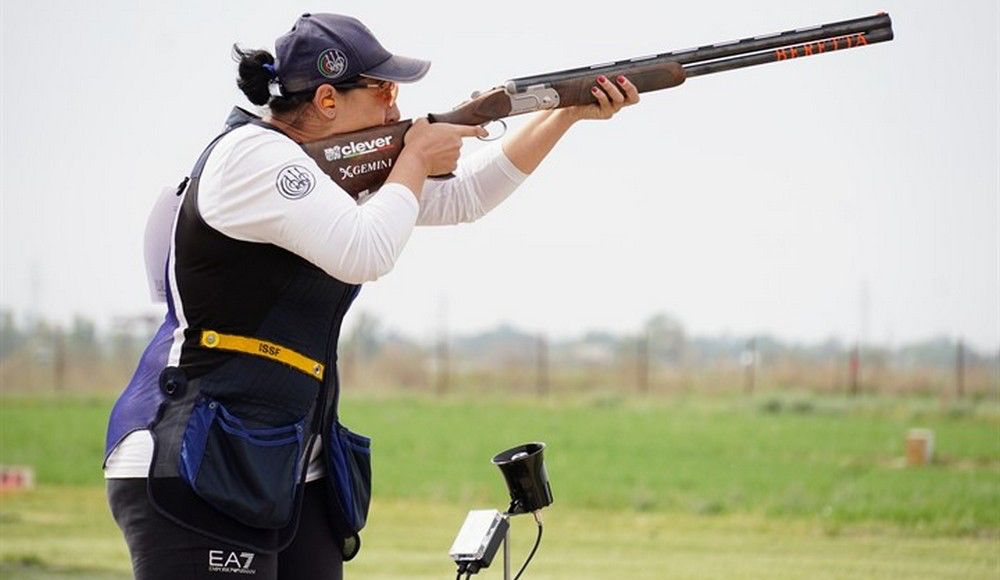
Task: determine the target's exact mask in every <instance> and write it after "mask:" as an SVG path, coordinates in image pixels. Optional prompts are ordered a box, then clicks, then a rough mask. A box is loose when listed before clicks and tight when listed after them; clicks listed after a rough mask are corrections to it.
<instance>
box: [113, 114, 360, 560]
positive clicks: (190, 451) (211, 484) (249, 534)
mask: <svg viewBox="0 0 1000 580" xmlns="http://www.w3.org/2000/svg"><path fill="white" fill-rule="evenodd" d="M247 123H253V124H256V125H259V126H261V127H265V128H268V129H272V130H277V129H274V128H273V127H271V126H270V125H267V124H265V123H263V122H262V121H261V120H260V119H258V118H256V117H254V116H253V115H250V114H249V113H247V112H245V111H242V110H240V109H235V110H234V111H233V112H232V114H230V116H229V118H228V119H227V122H226V129H225V131H224V132H223V133H222V134H221V135H219V136H218V137H216V138H215V140H213V141H212V143H211V144H210V145H209V146H208V147H207V148H206V149H205V151H204V152H203V153H202V154H201V156H200V157H199V159H198V161H197V163H196V164H195V166H194V169H193V170H192V172H191V175H190V177H189V178H188V179H186V180H185V182H184V183H182V185H181V186H180V187H179V188H178V195H183V196H184V198H183V200H182V201H181V203H180V207H179V209H178V213H177V216H176V225H175V230H174V234H173V246H172V259H171V260H170V261H169V263H168V265H167V268H168V276H167V279H168V280H169V285H170V286H173V287H172V288H169V289H168V292H167V300H168V301H167V307H168V310H167V315H166V319H165V321H164V323H163V326H161V327H160V330H159V331H158V332H157V334H156V336H155V337H154V338H153V340H152V342H151V343H150V345H149V346H148V347H147V349H146V351H145V352H144V353H143V355H142V357H141V359H140V362H139V367H138V369H137V370H136V373H135V375H134V376H133V378H132V380H131V382H130V383H129V385H128V386H127V387H126V389H125V391H124V392H123V393H122V395H121V397H120V398H119V400H118V402H117V403H116V404H115V407H114V409H113V411H112V414H111V420H110V425H109V429H108V435H107V442H106V450H105V458H107V456H108V455H109V454H110V452H111V451H112V450H113V449H114V446H115V445H117V443H118V442H120V441H121V439H122V438H124V437H125V436H126V435H127V434H128V433H131V432H132V431H135V430H138V429H150V430H151V432H152V434H153V439H154V442H155V451H154V455H153V460H152V464H151V467H150V473H149V479H148V490H149V496H150V499H151V501H152V502H153V504H154V505H155V506H156V507H157V509H158V510H159V511H160V512H161V513H162V514H164V515H165V516H167V517H169V518H171V519H172V520H174V521H175V522H177V523H179V524H181V525H183V526H186V527H188V528H191V529H194V530H196V531H198V532H200V533H203V534H205V535H207V536H210V537H213V538H216V539H220V540H223V541H226V542H230V543H234V544H238V545H244V546H247V547H249V548H252V549H256V550H263V551H273V550H278V549H281V548H282V547H283V546H285V545H287V544H288V543H289V542H290V541H291V539H292V537H293V536H294V533H295V528H296V524H297V521H298V511H299V508H300V506H301V498H302V490H303V485H304V483H303V482H304V478H305V471H306V468H307V466H308V463H309V455H310V450H311V447H312V445H313V444H314V442H315V440H316V436H317V435H322V441H323V458H324V461H325V462H326V467H327V474H328V475H327V477H326V481H327V482H328V486H327V487H328V490H329V492H330V493H329V497H328V502H327V504H328V506H329V508H330V513H331V521H332V523H333V525H334V527H335V528H337V529H338V530H339V532H340V535H341V537H343V538H344V539H345V546H344V549H345V558H347V559H349V558H350V557H352V556H353V554H354V552H356V551H357V548H358V545H359V544H358V541H357V540H358V537H357V532H358V531H359V530H360V529H361V527H362V526H363V525H364V519H365V517H366V515H367V505H368V494H369V491H370V476H371V472H370V463H369V457H368V440H367V439H366V438H364V437H361V436H359V435H355V434H353V433H351V432H349V431H347V430H346V429H345V428H343V427H342V426H341V425H340V423H339V420H338V416H337V402H338V398H339V384H338V378H337V372H336V362H337V340H338V337H339V333H340V327H341V322H342V320H343V318H344V314H345V313H346V312H347V309H348V307H349V306H350V304H351V302H352V301H353V300H354V298H355V297H356V296H357V294H358V291H359V290H360V286H359V285H354V284H348V283H345V282H342V281H340V280H337V279H335V278H333V277H331V276H329V275H328V274H326V273H325V272H323V271H322V270H320V269H319V268H317V267H316V266H314V265H313V264H311V263H310V262H308V261H306V260H304V259H303V258H301V257H299V256H297V255H295V254H293V253H291V252H289V251H287V250H285V249H282V248H279V247H277V246H274V245H270V244H264V243H254V242H246V241H240V240H236V239H234V238H230V237H228V236H226V235H224V234H222V233H220V232H219V231H217V230H215V229H213V228H212V227H211V226H209V225H208V224H206V223H205V221H204V220H203V219H202V217H201V215H200V214H199V212H198V184H199V179H200V176H201V172H202V169H203V168H204V166H205V162H206V160H207V159H208V156H209V154H210V153H211V151H212V149H213V148H214V146H215V144H216V143H218V142H219V140H220V139H221V138H222V137H223V136H224V135H226V134H227V133H228V132H229V131H231V130H233V129H236V128H238V127H241V126H243V125H245V124H247ZM275 195H278V193H277V191H276V192H275ZM175 301H178V302H180V304H175ZM178 349H179V350H178ZM178 352H179V357H178V356H177V353H178Z"/></svg>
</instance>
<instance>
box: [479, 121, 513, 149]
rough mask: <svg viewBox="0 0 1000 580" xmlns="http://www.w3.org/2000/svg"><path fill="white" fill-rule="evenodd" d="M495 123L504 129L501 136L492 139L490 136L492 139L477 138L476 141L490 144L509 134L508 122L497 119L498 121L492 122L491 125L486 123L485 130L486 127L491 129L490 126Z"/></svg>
mask: <svg viewBox="0 0 1000 580" xmlns="http://www.w3.org/2000/svg"><path fill="white" fill-rule="evenodd" d="M494 123H499V124H500V125H501V126H502V127H503V131H501V132H500V134H499V135H497V136H496V137H492V136H490V137H476V139H479V140H480V141H484V142H486V143H489V142H490V141H496V140H497V139H499V138H501V137H503V136H504V135H506V134H507V122H506V121H504V120H503V119H497V120H496V121H490V122H489V123H486V124H485V125H483V128H484V129H485V128H486V127H489V126H490V125H492V124H494ZM487 131H489V129H487Z"/></svg>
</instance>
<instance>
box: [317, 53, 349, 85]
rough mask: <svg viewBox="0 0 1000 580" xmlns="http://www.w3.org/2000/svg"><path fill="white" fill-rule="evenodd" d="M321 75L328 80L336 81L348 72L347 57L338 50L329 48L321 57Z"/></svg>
mask: <svg viewBox="0 0 1000 580" xmlns="http://www.w3.org/2000/svg"><path fill="white" fill-rule="evenodd" d="M316 65H317V66H318V67H319V73H320V74H321V75H323V76H325V77H326V78H328V79H335V78H337V77H339V76H340V75H342V74H344V71H346V70H347V57H346V56H344V53H342V52H340V51H339V50H337V49H336V48H328V49H326V50H324V51H323V53H322V54H320V55H319V61H317V63H316Z"/></svg>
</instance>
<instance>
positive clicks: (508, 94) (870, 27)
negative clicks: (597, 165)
mask: <svg viewBox="0 0 1000 580" xmlns="http://www.w3.org/2000/svg"><path fill="white" fill-rule="evenodd" d="M892 38H893V32H892V20H890V18H889V15H888V14H886V13H884V12H883V13H880V14H877V15H875V16H869V17H865V18H855V19H853V20H845V21H842V22H834V23H831V24H824V25H820V26H811V27H808V28H798V29H795V30H789V31H786V32H779V33H775V34H764V35H761V36H754V37H750V38H744V39H742V40H734V41H730V42H720V43H718V44H711V45H707V46H701V47H697V48H689V49H684V50H675V51H673V52H667V53H663V54H654V55H650V56H642V57H638V58H633V59H629V60H624V61H618V62H612V63H606V64H598V65H594V66H587V67H581V68H576V69H570V70H564V71H559V72H554V73H547V74H541V75H534V76H529V77H521V78H516V79H513V80H509V81H507V82H505V83H503V84H502V85H500V86H498V87H496V88H493V89H490V90H488V91H486V92H483V93H479V92H476V93H473V95H472V98H470V99H469V100H468V101H465V102H464V103H462V104H460V105H459V106H458V107H456V108H455V109H453V110H452V111H449V112H447V113H441V114H432V115H428V116H427V118H428V120H429V121H430V122H431V123H454V124H459V125H486V124H488V123H491V122H494V121H499V120H501V119H504V118H506V117H511V116H514V115H521V114H524V113H531V112H534V111H542V110H546V109H558V108H562V107H572V106H576V105H585V104H590V103H595V102H596V97H594V95H593V94H591V92H590V89H591V87H592V86H594V80H595V79H596V78H597V77H598V76H600V75H604V76H606V77H608V78H615V77H617V76H618V75H625V76H626V77H628V78H629V80H630V81H632V83H633V84H634V85H635V86H636V88H637V89H638V90H639V92H640V93H646V92H650V91H657V90H660V89H668V88H671V87H676V86H678V85H680V84H681V83H683V82H684V80H685V79H686V78H691V77H696V76H701V75H705V74H711V73H716V72H722V71H727V70H733V69H737V68H743V67H748V66H754V65H759V64H766V63H769V62H778V61H784V60H791V59H795V58H800V57H804V56H812V55H817V54H822V53H825V52H832V51H835V50H841V49H845V48H857V47H860V46H867V45H869V44H874V43H876V42H885V41H888V40H892ZM411 124H412V121H410V120H406V121H400V122H398V123H394V124H390V125H382V126H378V127H372V128H370V129H365V130H362V131H356V132H353V133H345V134H342V135H335V136H333V137H330V138H327V139H323V140H320V141H314V142H312V143H305V144H303V145H302V148H303V149H305V151H306V153H307V154H308V155H309V156H310V157H312V158H313V159H315V160H316V162H317V163H318V164H319V166H320V168H321V169H323V171H324V172H325V173H326V174H328V175H329V176H330V177H331V178H332V179H333V180H334V181H335V182H336V183H337V184H339V185H340V186H341V187H342V188H343V189H345V190H346V191H347V192H348V193H350V194H351V195H352V196H354V197H357V196H358V195H359V194H360V193H362V192H364V191H374V190H375V189H377V188H378V187H380V186H381V185H382V184H383V183H384V182H385V180H386V179H387V178H388V176H389V172H390V171H392V165H393V162H395V160H396V158H397V157H399V153H400V151H401V150H402V147H403V137H404V136H405V134H406V131H407V130H409V128H410V125H411Z"/></svg>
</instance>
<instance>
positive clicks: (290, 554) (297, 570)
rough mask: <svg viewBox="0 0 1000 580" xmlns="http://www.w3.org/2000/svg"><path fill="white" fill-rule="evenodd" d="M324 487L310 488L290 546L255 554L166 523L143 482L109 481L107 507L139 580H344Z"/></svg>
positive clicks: (316, 484)
mask: <svg viewBox="0 0 1000 580" xmlns="http://www.w3.org/2000/svg"><path fill="white" fill-rule="evenodd" d="M325 485H326V483H325V482H324V481H323V480H318V481H313V482H310V483H307V484H306V489H305V496H304V498H303V504H302V515H301V518H300V521H299V527H298V531H297V532H296V534H295V539H294V541H292V543H291V545H289V546H288V547H287V548H285V549H284V550H282V551H281V552H277V553H263V552H256V553H255V552H252V551H250V550H247V549H246V548H241V547H239V546H234V545H229V544H225V543H223V542H219V541H217V540H213V539H211V538H206V537H205V536H202V535H201V534H198V533H197V532H194V531H191V530H189V529H187V528H184V527H181V526H179V525H177V524H175V523H174V522H172V521H171V520H169V519H167V518H165V517H164V516H163V515H161V514H160V513H159V512H157V511H156V508H155V507H153V505H152V504H150V502H149V498H148V497H147V495H146V480H145V479H109V480H107V490H108V504H109V505H110V506H111V513H112V515H113V516H114V518H115V522H117V524H118V527H119V528H121V530H122V533H123V534H124V535H125V542H126V543H127V544H128V550H129V553H130V554H131V556H132V571H133V573H134V574H135V578H136V580H188V579H190V580H220V579H223V578H225V579H229V580H233V579H236V578H248V579H249V578H253V580H341V578H343V561H342V551H341V547H340V540H338V539H337V538H336V537H335V536H334V535H333V529H332V528H331V527H330V523H329V520H328V519H327V514H326V505H325V503H324V494H325V493H326V491H325V489H324V486H325Z"/></svg>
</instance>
